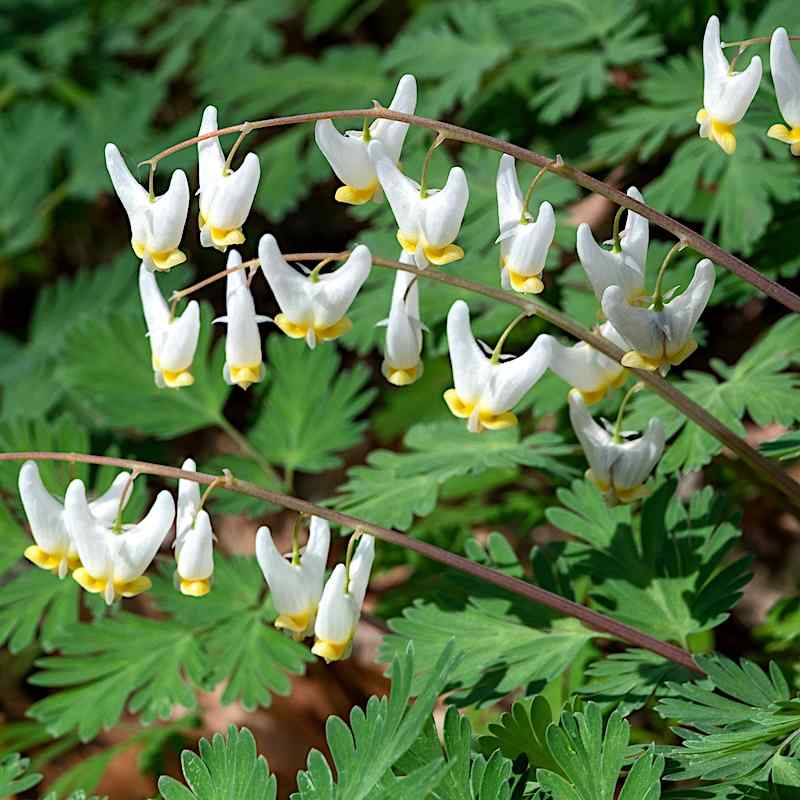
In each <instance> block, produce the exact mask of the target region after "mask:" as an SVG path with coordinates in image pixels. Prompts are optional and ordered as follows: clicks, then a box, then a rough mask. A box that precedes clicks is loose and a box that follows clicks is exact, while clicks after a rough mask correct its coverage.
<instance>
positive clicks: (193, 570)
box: [176, 511, 214, 581]
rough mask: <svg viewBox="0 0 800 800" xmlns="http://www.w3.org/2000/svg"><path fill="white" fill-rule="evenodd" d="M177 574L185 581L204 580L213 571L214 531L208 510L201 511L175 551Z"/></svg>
mask: <svg viewBox="0 0 800 800" xmlns="http://www.w3.org/2000/svg"><path fill="white" fill-rule="evenodd" d="M176 557H177V562H178V575H180V576H181V578H182V579H183V580H185V581H204V580H207V579H208V578H210V577H211V574H212V573H213V572H214V531H213V530H212V529H211V518H210V517H209V516H208V512H206V511H201V512H200V513H199V514H198V515H197V521H196V522H195V524H194V527H193V528H190V529H189V531H188V532H187V534H186V537H185V539H184V542H183V545H182V546H181V549H180V552H178V553H176Z"/></svg>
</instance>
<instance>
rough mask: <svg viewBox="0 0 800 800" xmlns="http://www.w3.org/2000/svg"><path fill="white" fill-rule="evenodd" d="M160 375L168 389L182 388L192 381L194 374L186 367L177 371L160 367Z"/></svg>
mask: <svg viewBox="0 0 800 800" xmlns="http://www.w3.org/2000/svg"><path fill="white" fill-rule="evenodd" d="M161 377H162V378H163V379H164V383H165V384H166V385H167V386H168V387H169V388H170V389H183V388H185V387H186V386H191V385H192V384H193V383H194V375H192V373H191V372H189V370H188V369H182V370H177V371H173V370H169V369H162V370H161Z"/></svg>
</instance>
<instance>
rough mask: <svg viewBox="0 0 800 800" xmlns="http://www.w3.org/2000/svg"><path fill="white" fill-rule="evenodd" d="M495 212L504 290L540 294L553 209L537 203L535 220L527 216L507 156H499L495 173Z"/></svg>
mask: <svg viewBox="0 0 800 800" xmlns="http://www.w3.org/2000/svg"><path fill="white" fill-rule="evenodd" d="M497 212H498V217H499V218H500V235H499V236H498V237H497V240H496V242H495V244H497V242H499V243H500V266H501V268H502V272H501V282H502V286H503V288H504V289H509V288H511V289H513V290H514V291H515V292H521V293H523V294H539V292H541V291H542V290H543V289H544V284H543V283H542V280H541V278H540V277H539V276H540V275H541V274H542V270H544V264H545V260H546V259H547V251H548V250H549V249H550V245H551V244H552V243H553V237H554V236H555V233H556V216H555V213H554V211H553V206H551V205H550V203H548V202H546V201H545V202H544V203H541V204H540V206H539V214H538V216H537V217H536V219H535V220H534V218H533V216H531V214H529V213H528V210H527V208H526V207H525V201H524V200H523V197H522V192H521V191H520V188H519V181H518V180H517V169H516V166H515V163H514V158H513V156H510V155H508V154H507V153H504V154H503V155H502V156H501V157H500V166H499V168H498V170H497Z"/></svg>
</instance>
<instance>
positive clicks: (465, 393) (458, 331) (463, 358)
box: [447, 300, 490, 405]
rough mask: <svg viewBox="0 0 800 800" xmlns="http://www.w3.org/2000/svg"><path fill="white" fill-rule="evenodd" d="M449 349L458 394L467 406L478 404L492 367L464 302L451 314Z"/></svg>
mask: <svg viewBox="0 0 800 800" xmlns="http://www.w3.org/2000/svg"><path fill="white" fill-rule="evenodd" d="M447 346H448V349H449V350H450V363H451V365H452V368H453V385H454V386H455V390H456V394H457V395H458V396H459V399H460V400H461V401H462V402H463V403H467V404H469V405H471V404H473V403H477V402H478V400H479V399H480V395H481V392H482V391H483V387H484V386H485V384H486V381H487V379H488V374H489V369H490V366H489V360H488V359H487V358H486V356H485V355H484V354H483V352H482V351H481V348H480V347H479V346H478V343H477V342H476V341H475V337H474V336H473V335H472V328H471V327H470V324H469V307H468V306H467V304H466V303H465V302H464V301H463V300H456V302H455V303H453V305H452V306H450V311H449V312H448V314H447Z"/></svg>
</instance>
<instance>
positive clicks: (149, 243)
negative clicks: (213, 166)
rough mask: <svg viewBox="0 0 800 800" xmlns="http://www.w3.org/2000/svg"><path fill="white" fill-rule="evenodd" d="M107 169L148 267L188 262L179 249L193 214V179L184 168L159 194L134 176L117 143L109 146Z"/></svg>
mask: <svg viewBox="0 0 800 800" xmlns="http://www.w3.org/2000/svg"><path fill="white" fill-rule="evenodd" d="M106 169H108V174H109V176H110V177H111V183H113V184H114V191H115V192H116V193H117V197H119V199H120V202H121V203H122V205H123V207H124V208H125V213H126V214H127V215H128V221H129V222H130V225H131V246H132V247H133V252H134V253H136V255H137V256H138V257H139V258H140V259H142V263H143V264H144V265H145V266H146V267H147V268H148V269H151V270H152V269H157V270H168V269H172V267H175V266H177V265H178V264H182V263H183V262H184V261H186V255H185V254H184V253H183V252H182V251H181V250H180V249H179V246H180V243H181V239H182V238H183V229H184V227H185V225H186V215H187V214H188V213H189V182H188V181H187V180H186V173H185V172H184V171H183V170H180V169H179V170H176V171H175V172H173V173H172V178H171V179H170V182H169V188H168V189H167V191H166V192H164V194H162V195H160V196H158V197H152V198H151V197H150V194H149V193H148V191H147V189H145V188H144V186H142V185H141V184H140V183H139V181H137V180H136V178H134V177H133V175H132V174H131V171H130V170H129V169H128V166H127V164H126V163H125V159H124V158H123V157H122V154H121V153H120V152H119V149H118V148H117V146H116V145H114V144H107V145H106Z"/></svg>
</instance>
